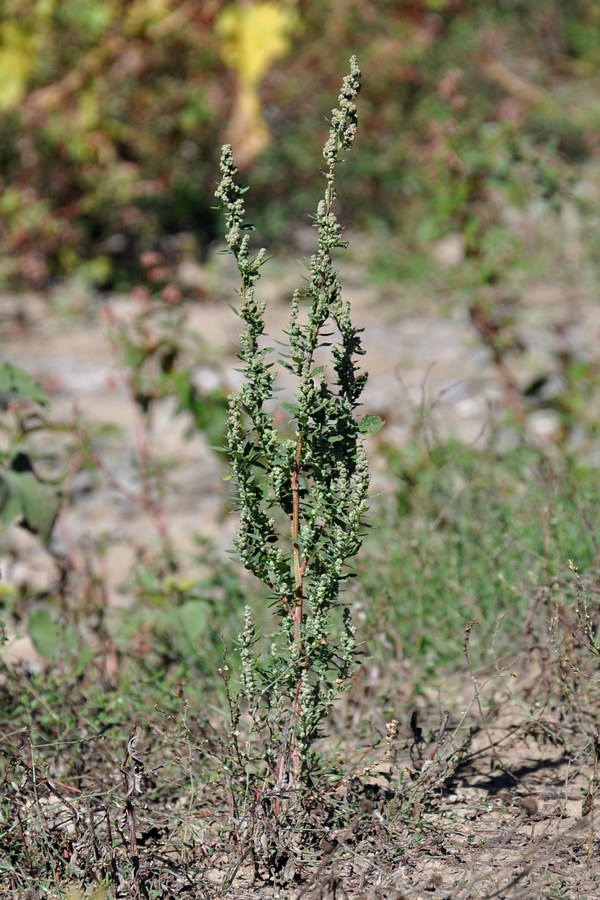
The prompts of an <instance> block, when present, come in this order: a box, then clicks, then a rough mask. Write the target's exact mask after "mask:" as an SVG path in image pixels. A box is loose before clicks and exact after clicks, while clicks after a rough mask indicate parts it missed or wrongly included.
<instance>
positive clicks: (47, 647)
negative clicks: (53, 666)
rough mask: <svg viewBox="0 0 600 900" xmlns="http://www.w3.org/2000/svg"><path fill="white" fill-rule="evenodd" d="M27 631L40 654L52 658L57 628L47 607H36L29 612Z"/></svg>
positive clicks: (56, 640) (56, 639)
mask: <svg viewBox="0 0 600 900" xmlns="http://www.w3.org/2000/svg"><path fill="white" fill-rule="evenodd" d="M28 632H29V637H30V638H31V640H32V641H33V643H34V644H35V646H36V649H37V650H39V652H40V653H41V654H42V656H45V657H47V658H48V659H52V657H53V656H54V653H55V651H56V645H57V643H58V628H57V626H56V622H53V621H52V617H51V615H50V613H49V612H48V610H47V609H36V610H35V611H34V612H32V613H31V615H30V616H29V626H28Z"/></svg>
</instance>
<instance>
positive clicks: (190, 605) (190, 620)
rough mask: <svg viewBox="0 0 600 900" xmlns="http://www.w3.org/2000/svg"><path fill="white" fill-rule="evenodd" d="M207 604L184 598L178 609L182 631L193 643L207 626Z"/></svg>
mask: <svg viewBox="0 0 600 900" xmlns="http://www.w3.org/2000/svg"><path fill="white" fill-rule="evenodd" d="M208 613H209V608H208V604H207V603H204V602H202V601H201V600H186V602H185V603H184V604H183V605H182V606H181V607H180V609H179V617H180V619H181V624H182V626H183V631H184V633H185V634H186V636H187V638H188V639H189V641H190V643H192V644H195V643H196V642H197V640H198V638H199V637H200V636H201V635H202V634H203V633H204V632H205V631H206V629H207V626H208Z"/></svg>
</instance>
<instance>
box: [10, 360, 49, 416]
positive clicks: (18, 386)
mask: <svg viewBox="0 0 600 900" xmlns="http://www.w3.org/2000/svg"><path fill="white" fill-rule="evenodd" d="M14 397H19V398H22V399H26V400H35V402H36V403H39V404H40V405H41V406H48V404H49V402H50V401H49V400H48V395H47V394H46V392H45V391H44V390H43V389H42V388H41V387H40V385H39V384H38V383H37V381H34V380H33V378H32V377H31V376H30V375H28V374H27V372H24V371H23V369H19V368H18V367H17V366H13V365H11V363H7V362H4V363H0V402H1V401H4V402H7V401H8V400H10V399H12V398H14Z"/></svg>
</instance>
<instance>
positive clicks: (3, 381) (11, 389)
mask: <svg viewBox="0 0 600 900" xmlns="http://www.w3.org/2000/svg"><path fill="white" fill-rule="evenodd" d="M48 405H49V400H48V397H47V396H46V394H45V392H44V391H43V390H42V388H41V387H40V386H39V384H37V383H36V382H35V381H34V380H33V379H32V378H30V376H29V375H28V374H27V373H26V372H24V371H23V370H22V369H19V368H18V367H17V366H13V365H11V364H10V363H6V362H4V363H2V364H0V413H1V415H0V434H2V435H3V436H4V442H3V443H4V446H3V447H2V449H0V531H2V530H3V529H5V528H9V527H10V526H11V525H13V524H17V523H18V524H21V525H22V526H23V527H24V528H26V529H27V530H28V531H31V532H32V533H33V534H37V535H39V538H40V540H41V541H42V542H43V543H44V544H46V545H47V544H48V542H49V540H50V535H51V533H52V528H53V526H54V522H55V519H56V516H57V515H58V510H59V507H60V493H59V491H58V488H57V486H56V485H54V484H50V483H48V482H45V481H43V480H42V479H41V478H39V477H38V475H37V474H36V472H35V470H34V466H33V462H32V458H31V455H30V452H29V450H28V446H27V439H28V437H29V436H31V435H33V434H35V433H37V432H44V431H50V430H51V429H52V425H51V423H50V422H49V421H48V420H47V418H46V416H45V409H46V408H47V406H48Z"/></svg>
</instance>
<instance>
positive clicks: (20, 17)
mask: <svg viewBox="0 0 600 900" xmlns="http://www.w3.org/2000/svg"><path fill="white" fill-rule="evenodd" d="M256 2H258V0H256ZM275 5H281V6H282V7H286V8H288V7H290V8H291V7H293V8H294V9H293V14H294V16H295V17H296V18H295V21H296V22H297V25H296V27H295V31H294V35H293V40H292V42H291V49H290V51H289V54H288V56H287V57H285V59H282V58H278V59H276V60H274V61H273V62H272V64H271V67H270V69H269V70H268V71H266V72H265V73H264V75H263V76H262V81H261V83H260V85H258V86H257V87H256V90H257V91H258V92H259V95H260V101H261V103H262V115H263V116H264V119H265V122H266V124H267V126H268V131H269V134H270V141H269V142H268V144H267V145H266V146H265V147H264V149H262V150H261V152H260V153H258V155H253V153H252V152H250V151H249V153H248V154H247V157H248V165H252V167H253V176H252V180H253V185H254V189H253V194H252V203H253V205H254V209H255V210H256V214H255V215H254V218H255V221H257V222H258V224H259V226H260V228H261V232H262V234H263V236H264V238H265V239H266V240H270V239H271V238H272V237H275V236H277V237H280V236H289V230H288V229H289V224H288V223H289V222H291V221H294V220H295V221H298V218H296V217H297V216H300V220H302V217H303V216H304V211H305V210H306V209H307V208H311V207H312V205H313V204H314V202H315V201H316V197H315V196H314V191H315V190H316V186H315V182H314V178H313V170H312V161H313V160H314V158H315V155H316V154H318V153H319V148H320V146H321V141H322V137H323V132H324V123H323V122H322V119H321V116H320V113H319V112H318V110H319V109H322V108H324V107H326V103H325V96H327V97H329V96H330V95H331V93H332V91H334V90H335V85H336V84H337V78H338V73H339V72H340V71H342V70H343V69H344V68H345V66H346V64H347V59H348V56H349V55H350V53H352V52H355V53H356V54H357V55H358V58H359V61H360V64H361V67H362V68H363V70H364V72H365V76H366V85H367V89H366V91H365V93H364V95H363V97H361V109H360V114H361V124H362V134H361V152H360V154H357V156H356V158H354V159H352V160H349V161H348V163H347V166H348V173H347V175H346V178H348V179H349V180H351V181H352V183H353V185H354V191H353V194H352V195H351V197H350V198H349V199H348V198H346V199H344V200H343V202H342V215H343V216H344V217H348V218H351V220H352V221H353V222H355V223H357V224H358V225H359V226H362V227H366V226H369V225H371V224H373V223H379V222H384V223H386V224H387V225H389V226H390V227H391V228H393V229H394V230H395V231H400V230H401V231H402V233H403V239H404V242H405V245H407V246H408V249H409V251H411V249H414V248H418V247H419V246H422V245H423V243H424V242H425V243H426V242H429V241H431V240H435V239H436V238H438V237H441V236H443V235H444V234H445V233H447V232H448V231H452V230H461V231H465V232H466V234H467V243H469V241H470V242H471V243H472V241H473V240H475V241H479V244H480V247H481V242H482V234H483V233H484V232H485V233H486V234H487V233H488V232H489V231H490V227H491V226H493V225H494V224H495V222H494V221H493V220H494V215H493V209H494V203H493V201H494V200H495V199H497V192H496V189H497V187H498V180H499V179H500V181H501V182H502V184H501V187H502V190H505V189H506V196H507V202H518V201H519V199H521V200H522V199H523V198H522V197H521V198H519V197H515V196H514V193H515V192H514V191H513V181H514V183H515V184H516V185H517V187H518V186H519V184H520V185H521V186H522V184H523V180H522V179H521V181H519V177H518V173H519V171H522V159H523V153H524V150H523V148H526V155H527V158H528V160H529V164H530V166H531V167H534V166H535V160H536V159H537V158H538V156H539V157H540V158H542V159H543V166H542V168H543V171H544V173H546V174H544V175H543V178H546V177H547V174H548V173H549V172H551V170H552V160H556V162H557V165H558V169H557V171H559V172H562V167H564V166H566V167H567V168H569V169H570V171H573V172H575V173H576V170H577V167H578V166H580V165H581V164H582V163H585V161H586V160H588V159H592V158H597V156H598V153H599V147H598V141H597V138H596V137H595V135H597V132H598V125H599V124H600V123H599V119H600V114H599V113H598V110H597V104H595V102H594V101H595V93H594V91H593V89H592V88H593V80H594V78H595V77H597V75H598V66H599V65H600V8H599V7H598V4H597V3H596V2H594V0H567V2H562V0H546V2H544V3H540V2H539V0H495V2H484V0H468V2H467V0H405V2H401V3H398V2H395V0H379V2H377V3H374V2H373V0H351V2H347V3H343V4H341V3H336V2H332V0H298V2H297V3H295V4H294V3H293V2H291V0H279V2H278V3H276V4H275ZM237 6H238V3H236V2H224V0H205V2H202V3H198V2H191V0H190V2H184V3H179V2H176V0H134V2H126V0H71V2H69V3H60V2H57V0H5V2H4V4H3V13H4V15H3V21H2V23H0V173H1V174H0V277H3V278H4V280H5V281H6V280H7V279H9V280H10V279H22V280H25V281H28V282H30V283H33V284H36V285H39V286H43V285H44V284H46V283H47V281H48V280H49V279H50V278H52V277H54V276H60V275H64V274H69V273H71V272H73V271H74V270H75V269H80V268H81V266H82V265H85V266H87V268H86V272H87V274H88V276H89V279H90V280H91V281H92V282H93V283H96V284H100V285H109V286H110V285H114V284H115V281H116V283H117V284H118V285H124V284H126V283H127V280H128V279H130V278H132V277H134V276H133V274H132V270H135V268H136V262H135V261H136V260H137V258H138V255H139V251H140V250H142V249H146V248H148V247H154V246H156V243H157V242H158V241H160V239H161V238H162V237H164V236H165V235H170V234H174V233H181V232H185V233H187V234H192V235H193V236H194V238H195V248H196V250H197V251H198V252H203V251H204V250H205V249H206V246H207V245H208V244H209V243H210V241H211V240H212V239H213V238H214V237H215V236H216V226H215V219H214V212H213V210H212V205H213V199H212V194H213V189H214V184H215V182H216V180H217V162H218V154H219V148H220V145H221V144H222V143H223V140H224V139H225V138H227V137H231V134H230V132H231V128H232V127H234V125H235V123H234V121H233V120H234V119H235V112H236V109H237V108H238V107H237V105H238V104H239V102H240V95H241V94H242V93H243V91H244V85H243V83H242V78H241V74H240V75H239V76H236V74H235V72H234V71H233V70H232V69H229V68H228V66H227V64H226V62H225V61H224V60H225V59H227V58H228V55H227V53H225V52H224V46H223V40H224V39H223V38H222V37H221V36H220V35H221V32H220V31H219V27H218V26H219V21H223V19H222V16H223V14H224V13H227V15H229V16H230V18H231V10H232V8H236V7H237ZM322 95H323V97H322ZM320 97H322V99H319V98H320ZM565 101H567V102H565ZM242 106H243V104H242ZM240 108H241V107H240ZM238 111H239V110H238ZM263 124H264V123H263ZM254 126H255V127H257V123H256V122H255V123H254ZM237 129H238V132H237V137H238V143H239V144H240V146H238V147H236V146H235V141H234V149H235V150H236V157H237V158H238V159H240V158H242V159H243V158H244V147H243V143H244V140H245V138H244V132H243V130H242V131H240V121H239V120H237ZM249 135H250V131H249V132H248V140H250V136H249ZM254 136H256V135H254ZM490 148H491V149H490ZM499 148H500V149H501V151H502V152H499ZM499 165H500V168H501V169H502V172H499V169H498V166H499ZM291 171H293V172H294V178H293V180H292V179H291V178H290V172H291ZM513 173H516V174H515V176H514V179H513ZM526 180H527V179H526ZM542 180H543V179H542ZM537 183H538V187H539V185H540V183H541V182H540V181H539V179H538V182H537ZM550 187H551V186H550ZM517 193H518V191H517ZM490 202H491V210H492V212H491V213H490V212H489V208H490V207H489V206H488V204H489V203H490ZM483 208H485V209H486V210H488V211H486V212H485V213H484V212H482V209H483ZM490 217H491V219H492V222H491V226H490V222H489V221H488V220H489V219H490ZM492 235H493V230H492ZM119 279H121V280H119Z"/></svg>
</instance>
